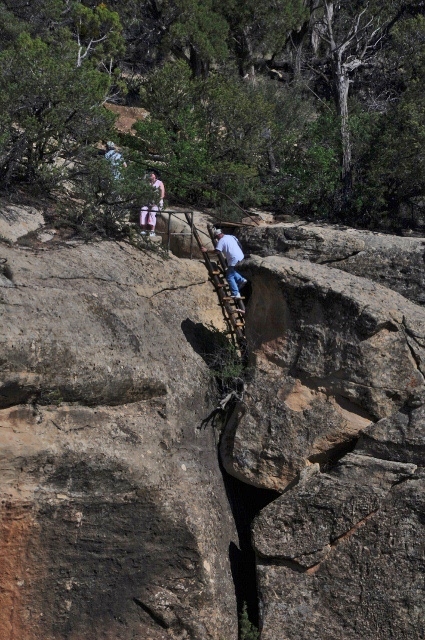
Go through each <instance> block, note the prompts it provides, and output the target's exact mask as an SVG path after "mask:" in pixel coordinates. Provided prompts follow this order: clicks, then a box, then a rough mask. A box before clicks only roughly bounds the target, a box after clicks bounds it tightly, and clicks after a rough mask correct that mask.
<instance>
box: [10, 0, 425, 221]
mask: <svg viewBox="0 0 425 640" xmlns="http://www.w3.org/2000/svg"><path fill="white" fill-rule="evenodd" d="M0 32H1V36H2V37H1V44H0V57H1V68H0V106H1V109H2V110H1V116H0V117H1V123H2V128H1V131H0V175H1V177H2V184H3V187H6V188H9V187H10V186H11V185H13V184H14V183H15V182H16V181H23V180H24V181H26V182H27V183H38V184H41V185H44V188H45V187H48V188H56V187H57V185H59V184H61V181H63V180H65V178H66V179H67V180H69V179H71V177H72V179H73V180H74V179H75V180H77V176H78V175H79V176H80V177H82V176H84V175H85V176H89V175H91V173H90V171H91V169H92V168H94V167H97V166H98V164H99V163H98V162H97V161H96V162H94V161H93V157H92V155H91V150H93V149H96V147H97V145H98V143H99V141H101V140H106V139H109V138H110V137H111V136H112V135H113V134H112V133H111V131H112V130H111V124H112V122H111V119H112V116H111V115H110V114H108V113H107V112H105V110H104V109H103V107H102V104H103V103H104V101H105V100H107V99H110V98H111V97H113V99H115V100H121V101H124V100H125V95H126V91H125V89H126V87H128V89H129V91H130V93H129V95H128V99H129V100H130V99H131V100H133V101H137V104H139V105H140V106H143V107H145V108H146V109H147V110H148V111H149V113H150V115H149V117H148V118H147V119H146V120H145V121H144V122H142V123H139V125H137V127H136V131H135V133H136V135H135V136H129V137H128V138H127V139H126V145H127V150H126V154H127V156H128V155H129V153H130V151H129V150H130V149H131V150H132V151H131V153H132V154H133V156H132V157H133V162H134V166H135V167H137V170H138V172H139V174H138V175H139V179H140V177H141V175H142V174H143V172H144V170H145V169H146V168H147V167H148V166H150V165H152V164H154V165H156V166H157V167H160V168H161V170H162V174H163V177H164V180H165V181H166V183H167V192H168V194H169V196H171V197H174V198H175V199H176V201H178V202H180V203H182V202H183V203H184V202H187V203H191V204H198V205H205V206H209V207H213V208H214V207H215V208H217V210H218V209H220V210H221V211H222V213H223V215H224V214H225V215H230V214H235V212H236V211H240V207H242V208H247V207H268V208H270V209H272V210H274V211H275V212H276V213H300V214H302V215H303V216H310V217H320V218H324V217H329V218H330V219H337V220H344V221H346V222H350V223H351V224H359V225H373V226H375V227H379V226H380V225H385V226H386V227H388V226H392V227H393V228H400V226H401V225H402V224H404V221H405V220H406V219H407V217H409V216H410V221H409V224H411V221H412V219H413V218H414V217H415V216H416V219H420V217H421V216H422V208H423V202H424V191H425V166H424V160H423V153H422V149H423V142H424V128H425V107H424V101H423V97H422V92H421V87H422V85H423V81H424V69H425V65H424V56H425V2H423V0H390V1H389V2H386V3H382V2H379V1H378V0H355V1H354V2H348V0H289V1H284V0H273V2H272V1H269V0H265V2H264V3H262V4H261V5H260V4H258V3H255V2H254V1H253V0H246V1H244V2H243V1H242V0H220V2H218V0H206V1H202V2H201V1H200V0H120V1H119V0H110V1H109V2H108V3H98V2H96V1H95V0H33V1H32V2H26V1H24V0H16V1H14V2H12V1H11V0H3V1H0ZM122 72H123V73H122ZM139 88H141V91H140V93H139ZM96 153H97V152H96V151H95V154H96ZM71 159H72V162H73V163H74V165H72V163H71ZM87 163H88V164H87ZM72 166H74V169H75V167H77V168H78V171H79V170H80V169H81V172H80V174H79V173H78V171H77V170H76V171H74V170H73V169H72ZM99 166H100V165H99ZM89 168H90V171H89V170H88V169H89ZM83 169H84V170H83ZM132 171H133V169H131V171H129V172H128V173H127V175H128V176H130V175H131V173H132ZM99 172H100V174H101V173H102V171H101V170H100V169H99ZM100 174H99V175H100ZM81 179H82V178H81ZM87 179H88V178H87ZM90 179H91V180H92V181H93V178H90ZM99 179H100V178H99ZM78 180H80V178H78ZM102 180H103V178H102ZM134 180H136V174H135V175H134ZM95 182H96V181H95V180H94V182H93V183H95ZM55 185H56V187H55ZM75 185H77V182H75ZM81 185H82V183H81V182H79V183H78V189H79V190H80V191H81V189H82V186H81ZM75 188H77V186H76V187H75ZM82 191H84V189H82ZM82 191H81V192H82ZM88 191H90V189H89V190H88ZM115 191H116V189H115ZM136 191H137V188H135V192H136ZM87 197H88V196H87ZM409 212H410V213H409ZM412 212H413V214H412ZM238 215H239V214H238ZM406 224H407V223H406Z"/></svg>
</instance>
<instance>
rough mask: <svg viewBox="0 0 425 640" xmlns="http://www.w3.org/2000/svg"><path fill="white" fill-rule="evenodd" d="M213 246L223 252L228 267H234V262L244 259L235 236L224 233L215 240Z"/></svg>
mask: <svg viewBox="0 0 425 640" xmlns="http://www.w3.org/2000/svg"><path fill="white" fill-rule="evenodd" d="M215 248H216V249H217V250H218V251H221V252H222V253H223V254H224V256H225V258H226V260H227V264H228V266H229V267H234V266H235V264H237V263H238V262H240V261H241V260H243V259H244V255H243V251H242V249H241V246H240V244H239V241H238V239H237V238H235V236H228V235H224V236H223V237H222V238H220V240H219V241H218V242H217V244H216V246H215Z"/></svg>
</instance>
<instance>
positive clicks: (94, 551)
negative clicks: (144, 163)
mask: <svg viewBox="0 0 425 640" xmlns="http://www.w3.org/2000/svg"><path fill="white" fill-rule="evenodd" d="M0 257H3V258H6V259H7V261H8V262H7V264H8V266H9V270H8V272H7V275H3V277H2V280H1V282H0V315H1V327H2V331H1V337H0V407H1V409H0V468H1V479H0V496H1V512H2V518H1V525H0V546H1V552H0V557H1V561H0V593H1V607H0V637H1V638H2V639H3V638H4V639H5V640H10V639H12V638H14V639H16V640H18V639H19V640H64V639H65V638H66V639H67V640H85V639H87V640H89V639H90V640H100V639H101V638H102V639H106V640H118V639H120V640H130V638H131V639H134V638H136V637H137V638H144V639H146V640H148V639H149V638H151V639H152V640H159V639H160V638H170V637H172V638H191V639H193V640H203V639H205V640H206V639H216V640H218V639H219V638H221V637H225V638H226V639H228V640H234V639H235V638H236V635H237V624H236V612H235V595H234V586H233V583H232V580H231V572H230V567H229V558H228V548H229V544H230V542H235V541H236V542H237V539H235V531H234V529H233V522H232V518H231V514H230V512H229V509H228V505H227V500H226V497H225V493H224V489H223V487H222V481H221V476H220V472H219V469H218V465H217V460H216V450H215V444H214V441H213V436H212V433H211V431H210V430H206V431H205V430H203V431H200V430H198V429H197V427H198V426H199V425H200V423H201V420H202V419H203V418H205V416H206V415H208V413H209V411H210V410H211V408H212V406H211V394H210V391H211V378H210V376H209V373H208V371H207V369H206V366H205V364H204V362H203V360H202V358H201V357H200V356H199V355H198V354H197V353H195V351H194V350H193V348H192V347H191V346H190V343H189V340H190V333H191V332H194V331H195V329H196V326H197V325H198V324H201V323H203V324H205V323H206V322H209V321H212V320H215V319H217V320H218V319H219V318H218V317H217V316H216V315H215V314H216V311H214V310H212V308H211V307H213V309H214V302H215V301H214V298H213V297H212V296H211V291H210V288H209V285H208V284H206V272H205V271H204V268H203V267H202V266H201V265H200V264H198V263H196V262H183V261H179V260H178V259H176V258H171V259H170V260H168V261H163V260H162V259H161V258H159V257H158V256H156V255H152V254H144V253H143V252H141V251H137V250H136V249H134V248H132V247H131V246H129V245H127V244H125V243H121V244H119V243H113V242H110V243H101V244H95V245H84V244H82V245H76V246H67V245H63V246H61V247H60V246H58V247H56V248H55V249H50V248H49V247H48V246H46V249H45V250H42V251H38V252H37V251H33V250H31V249H23V248H16V247H15V248H11V247H8V246H5V245H2V246H1V247H0ZM192 342H193V341H192Z"/></svg>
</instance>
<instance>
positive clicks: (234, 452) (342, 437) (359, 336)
mask: <svg viewBox="0 0 425 640" xmlns="http://www.w3.org/2000/svg"><path fill="white" fill-rule="evenodd" d="M243 274H244V275H245V276H246V277H248V278H249V280H250V281H251V284H252V296H251V299H250V301H249V304H248V309H247V314H246V331H247V339H248V344H249V347H250V363H249V365H250V370H251V378H250V380H249V383H248V384H247V387H246V391H245V394H244V398H243V401H242V402H240V403H239V404H238V405H237V406H236V409H235V411H234V413H233V416H232V418H231V420H230V421H229V423H228V425H227V426H226V430H225V433H224V437H223V439H222V448H221V452H222V457H223V461H224V466H225V468H226V469H227V471H228V472H229V473H231V474H232V475H235V476H236V477H238V478H240V479H241V480H243V481H245V482H248V483H251V484H253V485H255V486H258V487H263V488H269V489H276V490H278V491H283V490H284V489H285V488H286V487H287V486H288V484H289V483H291V482H292V481H294V480H295V479H296V478H297V475H298V474H299V473H300V471H301V470H302V469H303V468H305V467H306V466H308V465H309V464H311V463H315V462H319V463H321V464H322V465H323V464H329V463H330V462H331V461H332V460H333V459H335V457H339V456H341V455H342V454H343V453H344V452H346V451H349V450H350V449H352V448H353V446H354V445H355V443H356V441H357V438H358V437H359V434H360V433H361V432H362V431H363V430H364V429H365V428H366V427H368V426H369V425H370V424H371V423H373V422H375V421H377V420H380V419H382V418H385V417H388V416H391V415H392V414H394V413H395V412H397V411H398V410H399V409H400V408H401V407H403V406H404V405H405V404H406V403H409V402H411V403H415V402H418V401H419V402H420V398H421V397H423V393H424V373H425V311H424V310H423V309H422V308H421V307H418V306H417V305H414V304H413V303H411V302H409V301H408V300H406V299H405V298H403V297H402V296H401V295H399V294H397V293H395V292H393V291H390V290H389V289H386V288H384V287H381V286H379V285H377V284H375V283H373V282H371V281H369V280H366V279H363V278H359V277H357V276H352V275H350V274H347V273H342V272H337V271H336V270H335V269H329V268H328V267H324V266H321V265H313V264H311V263H309V262H297V261H295V260H290V259H288V258H283V257H277V256H273V257H269V258H264V259H262V258H259V257H252V258H251V260H249V261H248V262H247V264H246V265H245V267H244V269H243Z"/></svg>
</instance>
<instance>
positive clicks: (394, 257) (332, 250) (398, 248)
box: [240, 223, 425, 305]
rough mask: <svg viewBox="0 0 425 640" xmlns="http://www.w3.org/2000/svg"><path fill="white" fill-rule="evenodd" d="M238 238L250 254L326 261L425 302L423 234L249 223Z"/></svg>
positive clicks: (325, 262) (332, 265) (418, 301)
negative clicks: (417, 235)
mask: <svg viewBox="0 0 425 640" xmlns="http://www.w3.org/2000/svg"><path fill="white" fill-rule="evenodd" d="M240 238H241V240H242V243H243V246H244V248H245V249H246V251H247V252H250V253H253V254H256V255H259V256H272V255H281V256H285V257H286V258H292V259H294V260H308V261H309V262H314V263H317V264H323V265H327V266H328V267H331V268H333V269H339V270H341V271H346V272H347V273H351V274H353V275H356V276H361V277H363V278H367V279H368V280H372V281H373V282H377V283H378V284H381V285H383V286H386V287H388V288H389V289H393V290H394V291H397V292H398V293H401V294H402V295H403V296H405V297H406V298H408V299H410V300H412V301H413V302H416V303H417V304H421V305H424V304H425V240H424V239H423V238H401V237H397V236H391V235H385V234H382V233H372V232H370V231H358V230H356V229H347V228H346V229H337V228H334V227H331V226H329V225H315V224H305V223H304V224H303V223H297V224H290V223H282V224H279V225H263V226H260V227H253V226H251V227H245V228H243V229H242V230H241V233H240Z"/></svg>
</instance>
